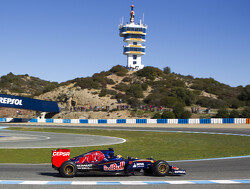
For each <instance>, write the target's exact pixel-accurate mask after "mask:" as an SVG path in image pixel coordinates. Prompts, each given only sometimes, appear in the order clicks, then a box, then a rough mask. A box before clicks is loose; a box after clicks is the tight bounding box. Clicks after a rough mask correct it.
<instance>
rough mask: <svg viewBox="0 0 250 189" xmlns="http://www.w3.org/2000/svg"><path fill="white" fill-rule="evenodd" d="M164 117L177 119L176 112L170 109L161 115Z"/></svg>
mask: <svg viewBox="0 0 250 189" xmlns="http://www.w3.org/2000/svg"><path fill="white" fill-rule="evenodd" d="M161 118H162V119H175V114H174V113H173V112H170V111H164V112H163V113H162V115H161Z"/></svg>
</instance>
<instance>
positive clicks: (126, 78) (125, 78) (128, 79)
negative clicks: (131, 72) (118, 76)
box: [122, 77, 132, 82]
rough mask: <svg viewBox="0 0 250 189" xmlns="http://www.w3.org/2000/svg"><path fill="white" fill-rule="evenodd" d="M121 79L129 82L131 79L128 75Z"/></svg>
mask: <svg viewBox="0 0 250 189" xmlns="http://www.w3.org/2000/svg"><path fill="white" fill-rule="evenodd" d="M122 81H123V82H131V81H132V79H131V78H130V77H124V78H123V80H122Z"/></svg>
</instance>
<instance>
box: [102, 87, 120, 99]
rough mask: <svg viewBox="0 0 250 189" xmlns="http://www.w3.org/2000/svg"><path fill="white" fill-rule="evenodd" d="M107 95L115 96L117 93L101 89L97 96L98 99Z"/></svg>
mask: <svg viewBox="0 0 250 189" xmlns="http://www.w3.org/2000/svg"><path fill="white" fill-rule="evenodd" d="M107 94H110V95H116V94H117V92H116V91H115V90H110V89H102V90H101V92H100V94H99V97H103V96H106V95H107Z"/></svg>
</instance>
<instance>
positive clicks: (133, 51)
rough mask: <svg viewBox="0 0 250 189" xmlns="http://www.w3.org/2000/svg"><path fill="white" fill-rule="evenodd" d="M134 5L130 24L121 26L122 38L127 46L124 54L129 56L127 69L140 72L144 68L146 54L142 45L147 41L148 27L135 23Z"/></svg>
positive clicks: (124, 47) (124, 48)
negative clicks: (142, 62)
mask: <svg viewBox="0 0 250 189" xmlns="http://www.w3.org/2000/svg"><path fill="white" fill-rule="evenodd" d="M134 17H135V12H134V5H132V6H131V11H130V23H127V24H124V25H123V23H121V24H120V25H119V30H120V37H123V41H124V42H126V43H127V44H126V45H124V46H123V54H124V55H127V68H128V69H129V70H140V69H142V68H143V67H144V65H142V64H141V56H142V55H144V54H145V48H146V47H145V46H143V44H142V43H144V42H145V41H146V38H145V36H146V30H147V25H145V24H142V22H141V20H140V23H138V24H135V23H134Z"/></svg>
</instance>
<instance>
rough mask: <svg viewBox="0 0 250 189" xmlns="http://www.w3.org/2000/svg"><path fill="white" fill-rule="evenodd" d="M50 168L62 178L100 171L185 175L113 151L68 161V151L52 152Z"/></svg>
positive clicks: (103, 151) (166, 167) (151, 161)
mask: <svg viewBox="0 0 250 189" xmlns="http://www.w3.org/2000/svg"><path fill="white" fill-rule="evenodd" d="M52 167H53V168H54V169H56V170H58V171H59V173H60V175H61V176H63V177H74V176H75V175H76V174H77V173H78V172H89V171H101V172H112V173H125V174H128V175H135V174H137V173H144V174H150V175H155V176H166V175H185V174H186V170H183V169H180V168H177V167H174V166H171V165H169V164H168V163H167V162H166V161H163V160H160V161H156V160H154V159H152V158H149V159H137V158H132V157H128V158H127V159H125V158H123V157H122V156H121V155H114V150H113V149H112V148H109V149H108V150H94V151H90V152H87V153H84V154H82V155H79V156H77V157H74V158H71V159H70V150H69V149H57V150H53V151H52Z"/></svg>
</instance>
